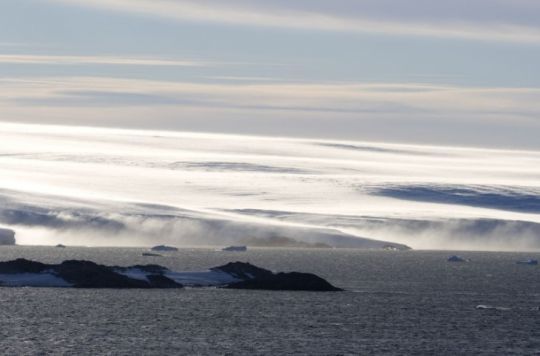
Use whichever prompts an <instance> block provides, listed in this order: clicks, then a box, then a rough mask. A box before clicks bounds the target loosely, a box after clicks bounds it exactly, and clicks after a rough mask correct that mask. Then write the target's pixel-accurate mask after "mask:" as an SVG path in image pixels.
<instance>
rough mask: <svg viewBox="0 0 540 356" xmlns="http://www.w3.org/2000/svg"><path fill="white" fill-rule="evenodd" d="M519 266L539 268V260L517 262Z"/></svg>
mask: <svg viewBox="0 0 540 356" xmlns="http://www.w3.org/2000/svg"><path fill="white" fill-rule="evenodd" d="M516 263H517V264H518V265H530V266H537V265H538V260H525V261H517V262H516Z"/></svg>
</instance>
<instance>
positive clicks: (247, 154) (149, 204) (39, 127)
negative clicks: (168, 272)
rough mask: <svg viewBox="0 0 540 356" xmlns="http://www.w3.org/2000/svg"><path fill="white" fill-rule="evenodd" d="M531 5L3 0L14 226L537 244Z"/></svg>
mask: <svg viewBox="0 0 540 356" xmlns="http://www.w3.org/2000/svg"><path fill="white" fill-rule="evenodd" d="M539 19H540V5H539V4H538V2H537V1H533V0H520V1H516V0H498V1H491V0H472V1H467V2H465V1H463V0H458V1H453V2H452V3H451V4H450V3H446V2H440V1H439V2H436V1H424V0H409V1H390V0H365V1H353V0H334V1H319V0H317V1H314V0H309V1H308V0H298V1H282V0H278V1H271V2H269V1H262V0H253V1H243V0H230V1H217V0H204V1H203V0H201V1H189V0H176V1H173V0H159V1H157V0H133V1H126V0H84V1H83V0H73V1H67V0H19V1H6V2H5V3H4V4H2V9H1V11H0V122H1V123H0V224H1V225H2V226H1V227H3V228H6V229H12V230H15V231H16V232H17V241H18V243H22V244H56V243H67V244H84V245H115V246H118V245H125V246H128V245H129V246H132V245H148V246H149V245H154V244H157V243H160V244H161V243H167V244H174V245H225V244H242V243H246V241H247V242H250V243H256V244H257V245H262V246H264V245H272V244H275V243H276V241H281V242H284V243H285V242H286V243H287V244H291V245H293V246H319V247H321V246H330V247H332V246H333V247H360V248H382V247H385V246H386V247H388V245H389V244H390V245H392V244H393V245H392V246H394V247H399V248H405V245H407V246H410V247H413V248H425V249H488V250H540V225H539V224H540V221H539V220H540V216H539V213H540V187H539V186H540V183H539V182H540V179H539V178H540V152H539V151H538V150H539V149H540V143H539V142H540V141H539V140H538V137H539V135H540V120H539V117H540V104H539V103H540V76H539V75H538V69H537V68H538V63H539V62H540V22H539ZM30 24H31V25H30ZM99 127H101V128H99ZM286 137H289V138H286ZM295 137H297V138H295ZM467 147H479V148H467ZM480 147H485V148H480Z"/></svg>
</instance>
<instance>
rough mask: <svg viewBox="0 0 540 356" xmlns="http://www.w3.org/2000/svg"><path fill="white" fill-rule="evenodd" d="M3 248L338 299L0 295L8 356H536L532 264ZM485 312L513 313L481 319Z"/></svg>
mask: <svg viewBox="0 0 540 356" xmlns="http://www.w3.org/2000/svg"><path fill="white" fill-rule="evenodd" d="M142 251H143V250H142V249H133V248H132V249H128V248H107V249H106V248H67V249H55V248H51V247H3V248H0V259H1V260H9V259H13V258H17V257H26V258H31V259H34V260H39V261H43V262H59V261H62V260H64V259H69V258H77V259H89V260H93V261H96V262H100V263H107V264H116V265H130V264H136V263H159V264H162V265H165V266H167V267H170V268H172V269H175V270H200V269H205V268H208V267H212V266H216V265H219V264H222V263H225V262H229V261H233V260H241V261H249V262H252V263H255V264H257V265H259V266H261V267H266V268H270V269H273V270H283V271H290V270H297V271H305V272H313V273H317V274H319V275H321V276H322V277H325V278H327V279H328V280H329V281H330V282H331V283H333V284H335V285H337V286H339V287H343V288H346V289H347V290H348V291H347V292H344V293H305V292H264V291H235V290H219V289H191V290H189V289H188V290H84V289H80V290H76V289H48V288H0V301H1V305H2V308H0V322H1V328H0V350H2V352H3V353H5V354H40V353H42V354H113V355H128V354H146V355H148V354H204V355H206V354H210V355H214V354H217V355H219V354H231V355H237V354H239V355H259V354H268V355H276V354H306V355H347V354H396V355H400V354H494V353H498V354H505V355H507V354H538V353H540V331H538V326H539V325H540V311H538V307H539V306H540V278H539V276H540V267H538V266H523V265H516V264H515V261H517V260H521V259H526V258H538V257H540V256H539V255H538V254H532V255H531V254H519V253H484V252H466V253H461V255H463V256H464V257H467V258H470V259H471V262H469V263H462V264H459V263H458V264H455V263H454V264H452V263H448V262H446V258H447V257H448V256H449V255H450V254H451V253H449V252H422V251H409V252H369V251H358V250H270V249H257V250H251V251H248V252H247V253H224V252H218V251H214V250H212V249H183V250H181V251H179V252H177V253H172V254H169V255H167V256H165V257H162V258H145V257H141V256H140V253H141V252H142ZM479 304H485V305H491V306H497V307H506V308H510V309H509V310H477V309H475V307H476V305H479Z"/></svg>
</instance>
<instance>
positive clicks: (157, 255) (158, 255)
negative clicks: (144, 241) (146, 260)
mask: <svg viewBox="0 0 540 356" xmlns="http://www.w3.org/2000/svg"><path fill="white" fill-rule="evenodd" d="M142 256H144V257H162V256H161V255H160V254H159V253H152V252H143V253H142Z"/></svg>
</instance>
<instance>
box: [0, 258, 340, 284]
mask: <svg viewBox="0 0 540 356" xmlns="http://www.w3.org/2000/svg"><path fill="white" fill-rule="evenodd" d="M216 272H218V273H216ZM6 274H7V275H11V276H9V278H8V277H5V276H4V281H2V279H0V285H2V284H4V285H11V286H19V287H21V286H30V287H31V286H48V287H70V286H71V287H75V288H182V287H183V284H182V283H186V284H187V285H188V286H190V285H192V286H214V287H222V288H231V289H264V290H287V291H291V290H294V291H318V292H321V291H340V290H341V289H339V288H336V287H334V286H333V285H331V284H330V283H328V282H327V281H325V280H324V279H322V278H320V277H318V276H316V275H314V274H310V273H298V272H291V273H273V272H271V271H269V270H266V269H264V268H260V267H257V266H254V265H252V264H250V263H244V262H231V263H228V264H226V265H223V266H220V267H215V268H212V269H210V271H204V272H172V271H170V270H168V269H167V268H165V267H162V266H159V265H135V266H129V267H118V266H104V265H100V264H97V263H94V262H90V261H79V260H68V261H64V262H62V263H60V264H46V263H41V262H34V261H29V260H26V259H22V258H21V259H17V260H13V261H8V262H0V275H6ZM197 274H199V276H201V275H202V278H203V279H204V280H206V281H207V280H208V278H210V279H211V278H214V280H213V282H211V283H204V284H200V285H197V284H195V285H193V284H190V283H193V282H190V281H193V278H194V276H196V275H197ZM223 274H226V275H228V276H224V275H223ZM224 277H225V278H224ZM51 280H52V281H51ZM6 281H7V282H6Z"/></svg>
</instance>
